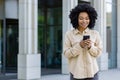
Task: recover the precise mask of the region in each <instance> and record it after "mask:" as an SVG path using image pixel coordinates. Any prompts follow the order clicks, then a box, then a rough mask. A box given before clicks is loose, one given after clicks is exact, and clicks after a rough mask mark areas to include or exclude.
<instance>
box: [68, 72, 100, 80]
mask: <svg viewBox="0 0 120 80" xmlns="http://www.w3.org/2000/svg"><path fill="white" fill-rule="evenodd" d="M70 80H98V73H96V74H95V76H94V77H93V78H85V79H75V78H73V75H72V74H71V73H70Z"/></svg>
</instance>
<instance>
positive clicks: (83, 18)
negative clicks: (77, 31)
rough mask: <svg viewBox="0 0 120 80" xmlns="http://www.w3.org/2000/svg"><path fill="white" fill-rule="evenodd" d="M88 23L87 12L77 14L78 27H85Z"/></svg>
mask: <svg viewBox="0 0 120 80" xmlns="http://www.w3.org/2000/svg"><path fill="white" fill-rule="evenodd" d="M89 23H90V19H89V16H88V13H86V12H81V13H79V16H78V25H79V27H78V28H82V29H86V28H87V26H88V25H89Z"/></svg>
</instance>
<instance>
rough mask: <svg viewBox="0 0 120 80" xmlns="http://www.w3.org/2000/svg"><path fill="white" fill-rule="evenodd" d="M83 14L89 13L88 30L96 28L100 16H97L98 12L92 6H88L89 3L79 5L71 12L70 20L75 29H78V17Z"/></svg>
mask: <svg viewBox="0 0 120 80" xmlns="http://www.w3.org/2000/svg"><path fill="white" fill-rule="evenodd" d="M81 12H87V13H88V15H89V18H90V23H89V25H88V28H90V29H92V28H94V25H95V21H96V19H97V16H98V15H97V12H96V10H95V9H94V8H93V7H92V6H91V5H90V4H87V3H83V4H78V5H77V6H76V7H75V8H73V9H72V10H71V11H70V14H69V18H70V20H71V24H72V26H73V28H75V29H76V28H78V16H79V13H81Z"/></svg>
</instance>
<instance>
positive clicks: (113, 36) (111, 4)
mask: <svg viewBox="0 0 120 80" xmlns="http://www.w3.org/2000/svg"><path fill="white" fill-rule="evenodd" d="M116 2H117V1H116V0H106V18H107V19H106V21H107V22H106V24H107V26H106V28H107V29H106V30H107V41H106V42H107V52H108V59H109V68H116V67H117V16H116V15H117V10H116V9H117V8H116Z"/></svg>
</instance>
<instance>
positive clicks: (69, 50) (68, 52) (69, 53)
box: [63, 33, 82, 58]
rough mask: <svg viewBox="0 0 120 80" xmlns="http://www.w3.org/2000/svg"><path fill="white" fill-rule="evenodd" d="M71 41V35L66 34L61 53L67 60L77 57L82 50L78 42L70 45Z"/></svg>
mask: <svg viewBox="0 0 120 80" xmlns="http://www.w3.org/2000/svg"><path fill="white" fill-rule="evenodd" d="M72 39H73V38H72V35H71V34H70V33H66V35H65V40H64V46H63V52H64V55H65V57H67V58H72V57H76V56H78V55H79V54H80V51H81V50H82V48H81V47H80V45H79V42H76V43H75V44H74V45H72Z"/></svg>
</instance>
